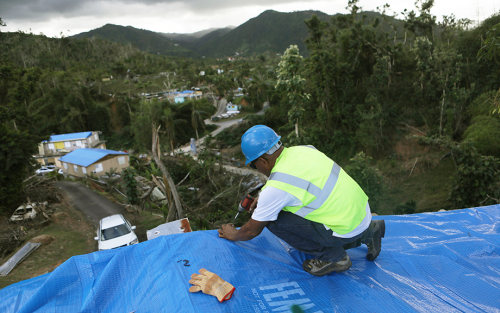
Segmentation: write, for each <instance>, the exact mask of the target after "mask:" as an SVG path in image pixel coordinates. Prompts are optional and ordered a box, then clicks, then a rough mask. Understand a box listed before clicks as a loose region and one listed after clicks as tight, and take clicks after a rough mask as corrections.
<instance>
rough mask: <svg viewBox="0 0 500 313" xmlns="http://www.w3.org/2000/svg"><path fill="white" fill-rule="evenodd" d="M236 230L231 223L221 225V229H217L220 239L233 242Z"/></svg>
mask: <svg viewBox="0 0 500 313" xmlns="http://www.w3.org/2000/svg"><path fill="white" fill-rule="evenodd" d="M237 231H238V230H237V229H236V227H234V224H233V223H229V224H222V225H221V227H220V228H219V230H218V232H219V237H220V238H226V239H228V240H234V239H233V238H235V234H236V232H237Z"/></svg>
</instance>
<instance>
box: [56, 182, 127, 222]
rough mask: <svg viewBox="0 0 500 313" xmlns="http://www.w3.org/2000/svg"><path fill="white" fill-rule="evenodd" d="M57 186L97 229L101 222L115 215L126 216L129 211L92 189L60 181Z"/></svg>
mask: <svg viewBox="0 0 500 313" xmlns="http://www.w3.org/2000/svg"><path fill="white" fill-rule="evenodd" d="M55 186H56V187H58V188H59V189H61V191H62V192H63V193H64V194H65V195H66V196H67V197H68V199H69V200H70V203H71V205H72V206H73V207H75V208H77V209H78V210H80V211H81V212H82V213H83V214H84V215H85V216H86V217H87V218H88V219H89V220H90V221H91V222H92V223H93V224H94V225H95V226H96V227H97V226H98V225H99V221H100V220H101V219H102V218H104V217H106V216H110V215H113V214H126V213H127V210H126V209H125V208H124V207H123V206H121V205H119V204H117V203H114V202H113V201H111V200H109V199H108V198H106V197H104V196H102V195H100V194H98V193H97V192H95V191H93V190H92V189H90V188H88V187H86V186H84V185H82V184H79V183H76V182H68V181H59V182H56V183H55Z"/></svg>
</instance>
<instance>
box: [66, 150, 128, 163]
mask: <svg viewBox="0 0 500 313" xmlns="http://www.w3.org/2000/svg"><path fill="white" fill-rule="evenodd" d="M113 154H128V153H126V152H121V151H114V150H106V149H89V148H81V149H76V150H73V151H72V152H70V153H68V154H66V155H65V156H63V157H61V158H60V159H59V161H61V162H66V163H71V164H76V165H80V166H84V167H87V166H89V165H90V164H93V163H95V162H97V161H99V160H100V159H102V158H104V157H106V156H108V155H113Z"/></svg>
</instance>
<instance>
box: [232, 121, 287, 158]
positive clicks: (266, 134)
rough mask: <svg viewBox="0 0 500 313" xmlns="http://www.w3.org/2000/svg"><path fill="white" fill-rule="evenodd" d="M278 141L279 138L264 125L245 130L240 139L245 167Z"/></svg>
mask: <svg viewBox="0 0 500 313" xmlns="http://www.w3.org/2000/svg"><path fill="white" fill-rule="evenodd" d="M280 139H281V136H278V134H276V132H275V131H274V130H272V129H271V128H269V127H267V126H265V125H255V126H254V127H252V128H250V129H249V130H247V131H246V132H245V133H244V134H243V136H242V137H241V151H242V152H243V154H244V155H245V158H246V163H245V165H248V164H249V163H250V162H252V161H253V160H256V159H257V158H258V157H260V156H261V155H263V154H264V153H266V152H267V151H269V149H271V148H272V147H274V145H276V144H277V143H278V142H279V141H280Z"/></svg>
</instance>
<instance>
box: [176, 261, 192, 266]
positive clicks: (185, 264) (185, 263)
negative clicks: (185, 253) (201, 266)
mask: <svg viewBox="0 0 500 313" xmlns="http://www.w3.org/2000/svg"><path fill="white" fill-rule="evenodd" d="M182 261H184V266H191V264H189V260H179V261H177V263H179V262H182Z"/></svg>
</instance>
